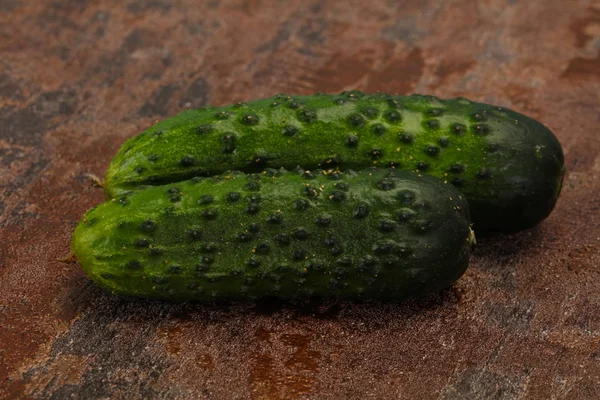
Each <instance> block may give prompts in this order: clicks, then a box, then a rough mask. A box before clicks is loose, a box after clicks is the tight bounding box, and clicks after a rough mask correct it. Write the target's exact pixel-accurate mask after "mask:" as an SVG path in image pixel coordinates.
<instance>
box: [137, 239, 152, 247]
mask: <svg viewBox="0 0 600 400" xmlns="http://www.w3.org/2000/svg"><path fill="white" fill-rule="evenodd" d="M151 243H152V242H151V241H150V240H149V239H146V238H141V239H138V240H136V241H135V247H138V248H145V247H148V246H150V244H151Z"/></svg>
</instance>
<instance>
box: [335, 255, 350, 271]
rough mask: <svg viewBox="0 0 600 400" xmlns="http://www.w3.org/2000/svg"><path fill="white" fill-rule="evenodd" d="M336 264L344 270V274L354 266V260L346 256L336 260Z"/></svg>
mask: <svg viewBox="0 0 600 400" xmlns="http://www.w3.org/2000/svg"><path fill="white" fill-rule="evenodd" d="M335 263H336V264H337V265H339V266H340V267H341V268H342V270H343V271H344V273H345V274H346V273H347V271H348V270H347V268H346V267H349V266H351V265H352V258H350V257H348V256H344V257H340V258H338V259H337V260H335Z"/></svg>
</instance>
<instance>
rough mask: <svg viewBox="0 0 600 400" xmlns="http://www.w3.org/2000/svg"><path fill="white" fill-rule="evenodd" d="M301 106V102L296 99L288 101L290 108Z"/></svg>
mask: <svg viewBox="0 0 600 400" xmlns="http://www.w3.org/2000/svg"><path fill="white" fill-rule="evenodd" d="M301 106H302V103H299V102H297V101H290V102H289V103H288V108H291V109H293V110H295V109H297V108H300V107H301Z"/></svg>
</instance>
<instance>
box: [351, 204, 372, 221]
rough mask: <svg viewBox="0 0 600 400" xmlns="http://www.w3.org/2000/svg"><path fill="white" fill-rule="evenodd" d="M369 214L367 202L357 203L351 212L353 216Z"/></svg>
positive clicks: (361, 216) (363, 216) (359, 216)
mask: <svg viewBox="0 0 600 400" xmlns="http://www.w3.org/2000/svg"><path fill="white" fill-rule="evenodd" d="M368 215H369V205H368V204H367V203H358V204H357V205H356V207H354V210H353V212H352V216H353V217H354V218H359V219H362V218H366V217H367V216H368Z"/></svg>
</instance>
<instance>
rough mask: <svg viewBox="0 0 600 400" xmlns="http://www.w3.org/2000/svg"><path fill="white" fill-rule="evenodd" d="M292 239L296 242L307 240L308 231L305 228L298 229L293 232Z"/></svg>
mask: <svg viewBox="0 0 600 400" xmlns="http://www.w3.org/2000/svg"><path fill="white" fill-rule="evenodd" d="M294 237H295V238H296V239H298V240H306V239H308V231H307V230H306V229H305V228H298V229H296V232H294Z"/></svg>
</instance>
